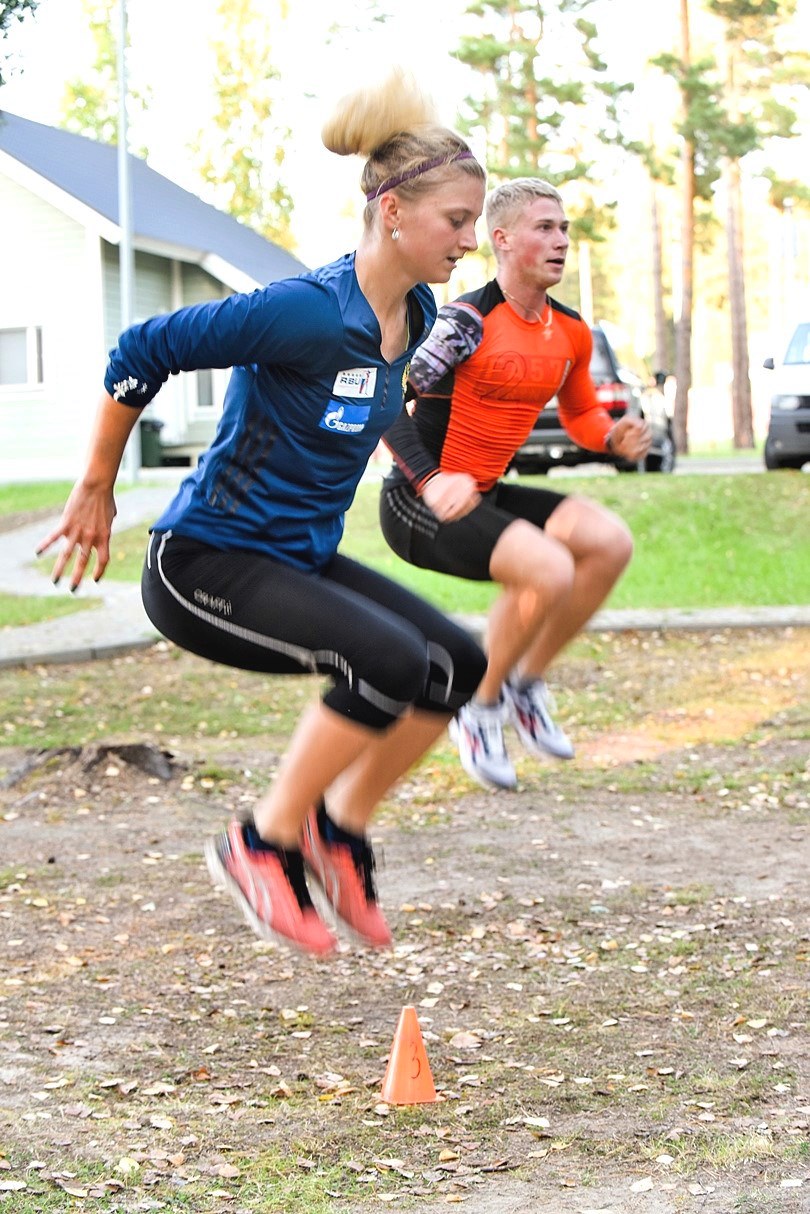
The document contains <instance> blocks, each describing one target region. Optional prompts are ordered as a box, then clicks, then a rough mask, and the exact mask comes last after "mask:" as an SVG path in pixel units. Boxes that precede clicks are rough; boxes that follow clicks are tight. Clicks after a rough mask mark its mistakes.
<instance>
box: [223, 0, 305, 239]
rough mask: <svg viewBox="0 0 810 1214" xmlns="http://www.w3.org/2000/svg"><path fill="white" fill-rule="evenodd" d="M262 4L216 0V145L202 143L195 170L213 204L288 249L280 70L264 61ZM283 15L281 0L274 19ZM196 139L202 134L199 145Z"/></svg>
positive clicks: (266, 35) (266, 36)
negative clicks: (278, 117) (279, 118)
mask: <svg viewBox="0 0 810 1214" xmlns="http://www.w3.org/2000/svg"><path fill="white" fill-rule="evenodd" d="M266 9H267V5H266V4H261V3H260V4H257V3H255V0H221V2H220V4H219V7H218V10H217V13H218V22H219V27H220V29H221V37H220V38H219V39H218V40H217V42H216V43H215V47H214V49H215V53H216V72H215V76H214V92H215V96H216V101H217V110H216V113H215V114H214V119H213V123H214V129H215V131H216V144H215V145H212V144H211V142H210V139H207V140H206V143H207V150H202V149H200V151H201V166H200V167H201V172H202V175H203V178H204V180H205V181H206V182H207V183H208V185H209V187H210V189H209V193H210V195H211V200H212V201H213V202H214V203H215V204H216V205H219V206H221V207H222V208H223V209H224V210H227V211H229V212H230V214H232V215H235V216H236V218H237V219H241V220H242V221H243V222H244V223H246V224H248V225H249V226H250V227H252V228H254V229H255V230H256V231H257V232H261V234H262V235H263V236H267V237H269V238H271V239H272V240H275V241H276V242H277V243H278V244H281V245H284V247H285V248H291V247H292V245H293V238H292V232H291V226H290V220H291V217H292V209H293V200H292V196H291V195H290V193H289V190H288V189H287V187H286V186H285V185H284V182H283V180H282V177H281V169H282V166H283V164H284V157H285V143H286V141H287V140H288V139H289V137H290V130H289V128H288V127H284V126H279V125H278V124H277V123H276V122H275V121H274V112H275V111H276V110H277V107H278V99H279V80H280V76H279V72H278V71H277V69H276V68H275V67H274V66H273V64H272V62H271V60H270V54H269V49H268V48H269V47H270V45H271V43H272V21H271V17H270V15H269V14H268V13H267V11H266ZM285 15H286V3H285V0H281V3H280V4H279V6H278V16H279V18H280V19H283V18H284V16H285ZM202 138H203V137H202V136H201V137H200V139H201V141H202Z"/></svg>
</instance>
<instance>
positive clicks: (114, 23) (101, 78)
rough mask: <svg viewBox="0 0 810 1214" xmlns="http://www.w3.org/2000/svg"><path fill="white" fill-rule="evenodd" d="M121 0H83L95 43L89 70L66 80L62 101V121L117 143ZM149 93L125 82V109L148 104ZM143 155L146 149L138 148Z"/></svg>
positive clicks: (79, 132)
mask: <svg viewBox="0 0 810 1214" xmlns="http://www.w3.org/2000/svg"><path fill="white" fill-rule="evenodd" d="M119 2H120V0H82V9H83V11H84V14H85V16H86V18H87V23H88V28H89V30H90V34H91V36H92V39H93V43H94V46H95V59H94V61H93V64H92V67H91V68H90V71H89V72H88V73H86V74H83V75H82V76H77V77H75V78H74V79H73V80H69V81H68V83H67V84H66V85H65V92H64V99H63V102H62V113H63V125H64V126H65V128H66V129H67V130H69V131H73V132H74V133H75V134H77V135H86V136H87V137H88V138H90V139H98V140H99V141H100V142H101V143H118V20H117V16H118V6H119ZM150 99H151V93H150V90H148V89H139V88H138V87H137V86H135V85H133V83H132V81H129V82H128V85H127V113H128V115H129V118H130V121H131V120H132V119H133V117H134V115H135V114H136V113H137V112H138V111H140V112H143V111H144V110H146V109H147V108H148V106H149V103H150ZM138 151H139V153H140V155H141V156H144V157H146V155H147V149H146V148H143V147H141V148H139V149H138Z"/></svg>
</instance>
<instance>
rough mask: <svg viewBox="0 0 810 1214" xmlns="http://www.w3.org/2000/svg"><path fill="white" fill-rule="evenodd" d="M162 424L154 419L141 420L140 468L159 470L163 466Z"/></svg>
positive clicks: (143, 418) (145, 418) (144, 418)
mask: <svg viewBox="0 0 810 1214" xmlns="http://www.w3.org/2000/svg"><path fill="white" fill-rule="evenodd" d="M163 426H164V423H163V422H162V421H159V420H158V418H156V417H142V418H141V467H142V468H160V467H161V465H162V464H163V447H162V446H161V442H160V432H161V430H162V429H163Z"/></svg>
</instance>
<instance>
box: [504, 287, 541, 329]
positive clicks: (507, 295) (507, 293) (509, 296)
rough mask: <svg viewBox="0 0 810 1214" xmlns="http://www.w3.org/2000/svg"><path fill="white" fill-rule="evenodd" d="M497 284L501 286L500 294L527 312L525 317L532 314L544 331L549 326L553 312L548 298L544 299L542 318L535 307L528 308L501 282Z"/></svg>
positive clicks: (529, 317)
mask: <svg viewBox="0 0 810 1214" xmlns="http://www.w3.org/2000/svg"><path fill="white" fill-rule="evenodd" d="M498 286H499V287H500V288H501V294H502V295H503V297H504V299H508V300H509V302H510V303H514V304H517V306H518V307H519V308H522V309H523V311H524V312H527V313H529V316H528V317H527V319H529V320H531V317H532V316H533V317H534V318H535V320H536V321H537V323H538V324H541V325H542V326H543V331H544V332H545V330H547V329H550V328H551V321H552V315H553V313H552V311H551V304H550V303H549V302H548V299H547V300H546V316H545V319H544V318H543V316H542V315H541V314H540V312H538V311H537V310H536V309H535V308H529V307H527V306H526V304H524V303H521V302H520V300H519V299H516V298H515V296H514V295H513V294H512V293H511V291H507V289H506V287H504V286H502V285H501V283H498Z"/></svg>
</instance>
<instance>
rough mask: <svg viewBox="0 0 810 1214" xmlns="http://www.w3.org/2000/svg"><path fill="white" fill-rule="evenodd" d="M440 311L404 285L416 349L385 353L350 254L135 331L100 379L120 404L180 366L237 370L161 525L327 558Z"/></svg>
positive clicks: (218, 540)
mask: <svg viewBox="0 0 810 1214" xmlns="http://www.w3.org/2000/svg"><path fill="white" fill-rule="evenodd" d="M435 318H436V305H435V302H434V299H433V295H432V292H431V291H430V289H429V288H428V287H427V286H425V285H424V284H422V283H419V284H417V286H416V287H415V288H414V289H413V290H412V291H411V292H410V294H409V296H408V319H409V333H410V341H409V345H408V349H407V350H406V351H405V352H404V354H402V355H401V356H400V357H399V358H397V359H396V360H395V361H394V362H392V363H388V362H386V361H385V359H384V358H383V357H382V354H381V353H380V343H381V333H380V327H379V324H378V322H377V318H376V316H375V315H374V312H373V311H372V309H371V307H370V305H369V303H368V301H367V300H366V298H365V296H364V295H363V293H362V291H361V290H360V286H359V284H358V281H357V276H356V274H355V269H354V254H353V253H350V254H347V255H346V256H345V257H342V258H340V259H339V260H338V261H335V262H332V263H331V264H329V265H327V266H323V267H322V268H321V269H319V270H314V271H313V272H312V273H311V274H305V275H302V276H301V277H300V278H292V279H285V280H284V281H282V282H277V283H272V284H271V285H270V286H268V287H264V288H263V289H261V290H257V291H253V292H251V293H250V294H244V295H231V296H230V297H229V298H228V299H225V300H221V301H218V302H214V303H206V304H198V305H196V306H194V307H190V308H183V309H181V310H180V311H179V312H173V313H170V314H168V315H166V316H157V317H154V318H153V319H151V320H147V321H145V322H144V323H143V324H139V325H133V326H132V327H131V328H129V329H127V330H126V331H125V332H124V333H122V334H121V336H120V338H119V339H118V346H117V347H116V348H115V349H114V350H112V351H111V353H110V362H109V365H108V367H107V373H106V375H105V379H104V385H105V388H106V389H107V392H109V394H110V395H111V396H113V397H114V398H115V399H116V400H119V401H121V402H122V403H124V404H128V405H135V406H137V407H142V406H144V405H146V404H147V403H148V402H149V401H150V400H151V399H152V397H153V396H154V395H155V394H156V392H157V391H158V389H159V388H160V386H161V385H162V384H163V383H165V381H166V379H167V378H168V376H169V375H170V374H176V373H177V372H178V371H196V370H200V369H201V368H208V367H233V373H232V375H231V379H230V382H229V385H228V390H227V393H226V396H225V405H224V409H223V413H222V417H221V419H220V422H219V426H218V427H217V432H216V436H215V438H214V441H213V443H212V444H211V446H210V447H209V449H208V450H207V451H206V453H205V454H204V455H203V456H202V457H201V459H200V462H199V464H198V466H197V468H196V469H195V471H194V472H193V473H192V474H191V475H190V476H188V477H186V479H185V480H184V481H183V482H182V484H181V485H180V488H179V490H178V492H177V494H176V496H175V498H174V499H173V501H172V502H171V504H170V505H169V506H168V507H167V509H166V510H165V511H164V512H163V514H162V515H161V517H160V518H159V519H158V521H157V522H156V523H155V529H156V530H160V531H166V530H169V529H171V530H172V531H174V532H175V533H176V534H179V535H185V536H188V537H190V538H192V539H199V540H202V541H203V542H204V543H207V544H210V545H212V546H213V547H216V548H222V549H231V548H243V549H252V550H255V551H258V552H263V553H266V554H267V555H269V556H271V557H273V558H275V559H276V560H279V561H282V562H284V563H286V564H289V565H294V566H296V567H297V568H299V569H307V570H318V569H322V568H323V567H324V566H325V565H326V564H327V562H328V561H329V560H330V559H331V557H332V556H333V555H334V553H335V551H336V549H337V546H338V544H339V542H340V539H341V536H342V534H343V520H344V515H345V512H346V510H347V509H348V508H349V506H350V505H351V503H352V500H353V498H354V494H355V491H356V489H357V485H358V482H359V480H360V477H361V476H362V474H363V470H364V468H365V467H366V464H367V463H368V460H369V457H370V456H371V455H372V453H373V452H374V450H375V448H376V446H377V443H378V442H379V440H380V438H381V437H382V434H383V433H384V432H385V431H386V430H387V429H388V428H389V426H390V425H391V423H392V422H393V421H394V419H395V418H396V417H397V416H398V415H399V413H400V412H401V410H402V401H403V391H404V386H405V381H406V380H407V376H408V367H409V364H410V359H411V356H412V355H413V352H414V350H415V349H416V347H417V346H418V345H419V344H420V343H421V342H422V341H424V339H425V337H427V335H428V333H429V332H430V329H431V327H432V325H433V322H434V320H435Z"/></svg>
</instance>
